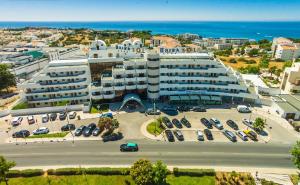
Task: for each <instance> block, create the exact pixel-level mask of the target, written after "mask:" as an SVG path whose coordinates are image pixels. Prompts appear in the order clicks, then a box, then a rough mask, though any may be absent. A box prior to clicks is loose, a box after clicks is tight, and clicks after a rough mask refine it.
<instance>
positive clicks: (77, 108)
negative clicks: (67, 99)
mask: <svg viewBox="0 0 300 185" xmlns="http://www.w3.org/2000/svg"><path fill="white" fill-rule="evenodd" d="M66 108H67V109H68V111H82V110H83V105H69V106H67V107H66V106H59V107H41V108H30V109H20V110H10V114H11V115H12V116H25V115H33V114H46V113H52V112H62V111H65V110H66Z"/></svg>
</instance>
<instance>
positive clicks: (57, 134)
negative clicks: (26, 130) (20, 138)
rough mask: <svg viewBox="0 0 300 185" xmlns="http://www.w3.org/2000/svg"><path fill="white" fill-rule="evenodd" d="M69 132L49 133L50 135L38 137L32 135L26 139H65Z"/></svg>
mask: <svg viewBox="0 0 300 185" xmlns="http://www.w3.org/2000/svg"><path fill="white" fill-rule="evenodd" d="M68 134H69V132H59V133H51V134H40V135H32V136H29V137H27V138H29V139H35V138H58V137H65V136H66V135H68Z"/></svg>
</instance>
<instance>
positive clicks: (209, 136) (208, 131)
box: [204, 128, 214, 140]
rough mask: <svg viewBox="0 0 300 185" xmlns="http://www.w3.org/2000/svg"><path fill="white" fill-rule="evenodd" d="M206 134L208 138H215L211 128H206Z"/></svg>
mask: <svg viewBox="0 0 300 185" xmlns="http://www.w3.org/2000/svg"><path fill="white" fill-rule="evenodd" d="M204 134H205V136H206V138H207V139H208V140H214V137H213V135H212V133H211V131H210V130H209V129H207V128H206V129H204Z"/></svg>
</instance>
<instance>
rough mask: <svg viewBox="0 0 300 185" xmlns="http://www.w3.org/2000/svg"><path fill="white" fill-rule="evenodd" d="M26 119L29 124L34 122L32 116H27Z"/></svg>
mask: <svg viewBox="0 0 300 185" xmlns="http://www.w3.org/2000/svg"><path fill="white" fill-rule="evenodd" d="M27 121H28V123H29V124H33V123H35V120H34V116H27Z"/></svg>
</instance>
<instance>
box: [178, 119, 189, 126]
mask: <svg viewBox="0 0 300 185" xmlns="http://www.w3.org/2000/svg"><path fill="white" fill-rule="evenodd" d="M180 122H181V124H182V125H184V126H186V127H187V128H191V123H190V122H189V121H188V120H187V119H186V118H181V120H180Z"/></svg>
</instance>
